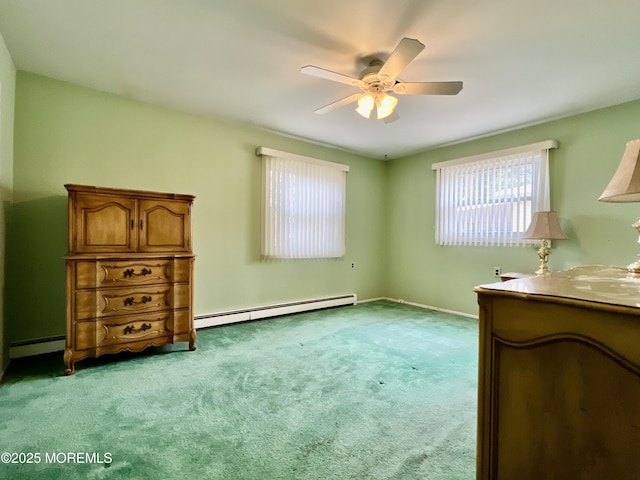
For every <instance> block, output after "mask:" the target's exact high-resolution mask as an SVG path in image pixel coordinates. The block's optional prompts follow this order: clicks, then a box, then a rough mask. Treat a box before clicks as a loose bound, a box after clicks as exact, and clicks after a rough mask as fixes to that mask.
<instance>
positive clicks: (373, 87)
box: [359, 59, 396, 92]
mask: <svg viewBox="0 0 640 480" xmlns="http://www.w3.org/2000/svg"><path fill="white" fill-rule="evenodd" d="M382 65H384V63H383V62H382V61H381V60H377V59H376V60H371V62H370V63H369V66H368V67H367V68H365V69H364V70H363V71H362V73H360V77H359V78H360V80H361V81H362V82H364V83H365V84H366V88H365V87H362V89H363V90H364V91H365V92H386V91H387V90H391V88H393V86H394V85H395V83H396V82H395V80H392V79H390V78H389V76H388V75H378V72H379V71H380V69H381V68H382Z"/></svg>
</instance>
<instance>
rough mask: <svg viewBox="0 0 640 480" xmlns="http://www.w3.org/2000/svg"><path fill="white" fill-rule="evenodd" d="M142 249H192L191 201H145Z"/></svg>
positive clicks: (180, 250) (142, 209)
mask: <svg viewBox="0 0 640 480" xmlns="http://www.w3.org/2000/svg"><path fill="white" fill-rule="evenodd" d="M139 211H140V223H139V229H140V241H139V251H140V252H189V251H190V250H191V236H190V231H191V217H190V204H189V203H188V202H184V201H177V200H176V201H171V200H168V201H165V200H141V201H140V206H139Z"/></svg>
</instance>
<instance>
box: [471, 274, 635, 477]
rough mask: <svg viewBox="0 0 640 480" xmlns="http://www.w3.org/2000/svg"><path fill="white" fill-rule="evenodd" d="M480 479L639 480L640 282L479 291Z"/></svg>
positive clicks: (554, 280)
mask: <svg viewBox="0 0 640 480" xmlns="http://www.w3.org/2000/svg"><path fill="white" fill-rule="evenodd" d="M475 291H476V292H477V294H478V301H479V306H480V365H479V368H480V370H479V385H478V388H479V392H478V449H477V479H483V480H485V479H492V480H493V479H500V480H513V479H518V480H545V479H558V480H560V479H562V480H565V479H566V480H569V479H579V480H595V479H598V480H600V479H616V480H626V479H629V480H631V479H633V480H637V479H639V478H640V276H639V275H633V274H628V273H627V271H626V270H625V269H622V268H617V267H604V266H582V267H576V268H573V269H571V270H568V271H565V272H558V273H552V274H548V275H542V276H535V277H530V278H523V279H517V280H511V281H508V282H504V283H496V284H491V285H483V286H480V287H477V288H476V289H475Z"/></svg>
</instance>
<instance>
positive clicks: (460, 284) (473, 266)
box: [386, 101, 640, 314]
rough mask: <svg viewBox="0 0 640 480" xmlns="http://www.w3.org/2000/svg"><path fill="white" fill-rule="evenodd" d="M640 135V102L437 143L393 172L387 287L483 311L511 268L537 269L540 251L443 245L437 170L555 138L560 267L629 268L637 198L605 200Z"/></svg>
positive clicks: (555, 252) (421, 299)
mask: <svg viewBox="0 0 640 480" xmlns="http://www.w3.org/2000/svg"><path fill="white" fill-rule="evenodd" d="M638 137H640V101H636V102H631V103H626V104H622V105H618V106H615V107H611V108H606V109H602V110H597V111H594V112H590V113H587V114H582V115H577V116H573V117H570V118H566V119H561V120H557V121H553V122H548V123H544V124H540V125H537V126H533V127H528V128H523V129H521V130H517V131H512V132H508V133H503V134H499V135H494V136H491V137H487V138H482V139H478V140H474V141H470V142H465V143H462V144H458V145H453V146H449V147H446V148H440V149H435V150H431V151H428V152H425V153H422V154H418V155H413V156H411V157H407V158H403V159H399V160H395V161H393V162H391V163H390V165H389V169H388V182H389V183H388V189H389V190H388V192H389V196H388V205H387V208H388V210H387V217H388V218H389V224H388V228H387V242H388V251H387V261H388V264H387V266H388V270H387V274H388V278H387V287H388V288H387V291H386V294H387V295H388V296H389V297H391V298H398V299H405V300H407V301H412V302H417V303H422V304H426V305H434V306H437V307H441V308H446V309H451V310H457V311H462V312H467V313H474V314H475V313H477V304H476V297H475V294H474V293H473V291H472V289H473V287H474V286H476V285H479V284H482V283H491V282H494V281H499V279H496V278H495V277H494V276H493V267H494V266H500V267H501V268H502V271H503V272H508V271H519V272H533V271H534V270H535V269H536V268H537V265H538V257H537V254H536V249H535V248H532V247H520V248H492V247H476V248H471V247H442V246H437V245H436V244H435V240H434V236H435V227H434V226H435V223H434V222H435V193H434V192H435V172H434V171H433V170H431V164H432V163H434V162H440V161H445V160H451V159H454V158H460V157H465V156H468V155H474V154H479V153H484V152H490V151H494V150H500V149H504V148H509V147H513V146H517V145H524V144H528V143H534V142H538V141H542V140H546V139H556V140H558V142H559V144H560V145H559V148H558V149H556V150H552V153H551V159H550V173H551V191H552V194H551V195H552V196H551V208H552V209H554V210H556V211H557V213H558V217H559V218H560V223H561V226H562V228H563V229H564V231H565V233H566V234H567V235H568V236H569V239H568V240H559V241H555V242H553V248H552V252H551V256H550V257H549V258H550V268H551V269H552V270H562V269H566V268H570V267H573V266H575V265H580V264H609V265H620V266H624V265H627V264H628V263H630V262H632V261H633V260H634V259H635V257H636V255H637V254H638V253H640V246H638V244H637V243H636V240H637V234H636V232H635V230H634V229H632V228H631V227H630V224H631V223H633V222H634V221H635V220H636V218H637V217H638V216H639V215H640V205H638V204H633V203H631V204H621V203H618V204H612V203H601V202H598V197H599V196H600V194H601V193H602V191H603V190H604V188H605V186H606V185H607V183H608V182H609V180H610V178H611V176H612V175H613V172H614V171H615V169H616V168H617V166H618V163H619V161H620V159H621V158H622V152H623V151H624V147H625V144H626V142H627V141H628V140H632V139H634V138H638Z"/></svg>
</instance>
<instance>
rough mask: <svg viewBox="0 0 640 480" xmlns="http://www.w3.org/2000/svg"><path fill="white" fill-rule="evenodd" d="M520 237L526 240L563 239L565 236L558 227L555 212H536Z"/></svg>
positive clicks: (558, 223)
mask: <svg viewBox="0 0 640 480" xmlns="http://www.w3.org/2000/svg"><path fill="white" fill-rule="evenodd" d="M522 238H524V239H526V240H564V239H566V238H567V236H566V235H565V234H564V232H563V231H562V228H561V227H560V222H558V217H557V216H556V212H536V213H534V214H533V219H532V220H531V224H530V225H529V228H527V231H526V232H524V234H523V235H522Z"/></svg>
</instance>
